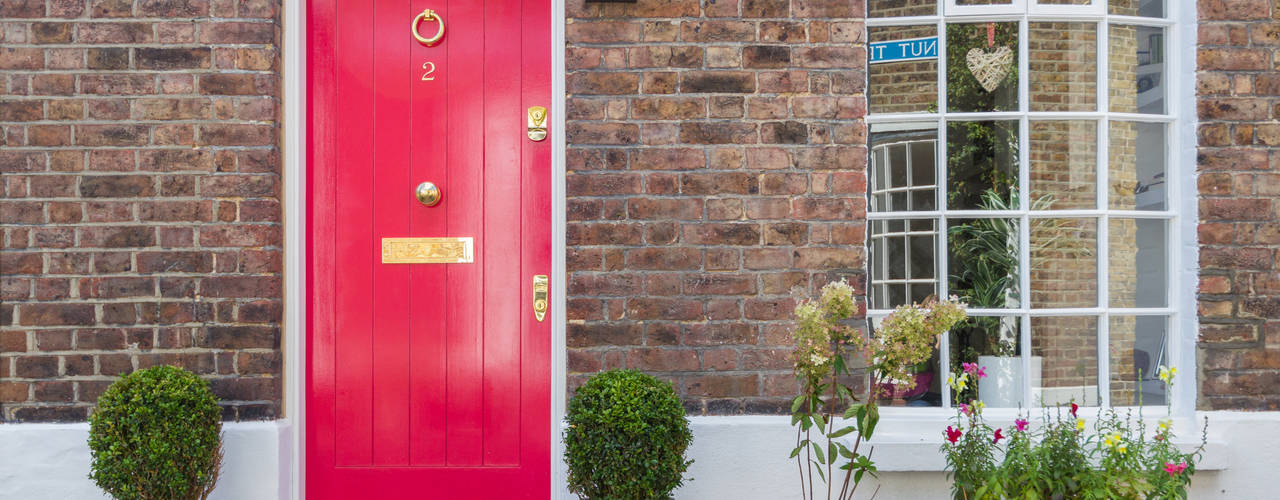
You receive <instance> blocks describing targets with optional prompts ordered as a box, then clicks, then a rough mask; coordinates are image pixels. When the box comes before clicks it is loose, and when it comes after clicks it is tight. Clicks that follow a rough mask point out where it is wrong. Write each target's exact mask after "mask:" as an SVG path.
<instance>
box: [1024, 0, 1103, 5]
mask: <svg viewBox="0 0 1280 500" xmlns="http://www.w3.org/2000/svg"><path fill="white" fill-rule="evenodd" d="M1036 3H1038V4H1040V5H1091V4H1092V3H1093V2H1090V1H1089V0H1038V1H1037V2H1036Z"/></svg>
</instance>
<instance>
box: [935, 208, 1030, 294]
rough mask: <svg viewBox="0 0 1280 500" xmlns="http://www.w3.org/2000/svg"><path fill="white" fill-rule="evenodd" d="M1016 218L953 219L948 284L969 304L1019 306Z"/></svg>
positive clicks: (950, 231)
mask: <svg viewBox="0 0 1280 500" xmlns="http://www.w3.org/2000/svg"><path fill="white" fill-rule="evenodd" d="M1018 234H1019V228H1018V220H1017V219H1001V218H992V219H960V220H952V221H951V223H950V226H949V227H948V229H947V244H948V246H949V251H950V255H949V256H948V259H947V266H948V269H949V270H950V274H951V276H950V277H949V279H948V283H949V286H948V288H949V289H950V291H951V294H952V295H957V296H959V297H960V298H962V299H964V300H965V301H966V302H968V303H969V306H970V307H975V308H981V309H990V308H1006V307H1018V304H1019V297H1018V295H1019V293H1018V291H1019V290H1018Z"/></svg>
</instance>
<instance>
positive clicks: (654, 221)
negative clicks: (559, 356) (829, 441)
mask: <svg viewBox="0 0 1280 500" xmlns="http://www.w3.org/2000/svg"><path fill="white" fill-rule="evenodd" d="M567 8H568V10H569V14H568V15H569V19H568V25H567V39H568V43H569V47H568V48H567V49H566V50H567V61H568V71H569V74H568V81H567V89H568V92H569V94H570V95H569V105H568V113H569V116H568V119H569V123H568V127H569V130H568V141H569V149H568V153H567V156H568V169H569V175H568V196H569V199H568V206H569V225H568V244H569V248H568V267H569V285H568V287H569V288H568V294H569V311H568V316H569V327H568V345H569V372H570V377H571V380H570V386H571V387H573V386H576V385H577V384H580V383H581V382H582V381H583V380H585V379H586V378H587V377H588V376H589V374H590V373H592V372H595V371H598V370H601V369H608V368H619V367H631V368H639V369H643V370H646V371H649V372H653V373H656V374H658V375H659V376H662V377H664V378H666V379H668V380H671V381H673V382H674V383H675V386H676V389H677V390H678V391H679V392H680V394H681V395H683V396H684V398H685V401H686V406H687V407H688V408H689V410H690V412H691V413H693V414H700V413H712V414H732V413H740V412H747V413H776V412H783V411H786V410H787V409H789V406H788V401H789V400H790V398H791V397H792V396H794V394H795V392H794V391H795V390H796V385H795V377H794V375H792V373H791V359H790V351H789V345H790V340H789V335H788V332H787V329H788V325H789V319H790V313H791V309H792V307H793V300H792V298H791V296H790V291H791V289H792V288H793V287H799V288H801V289H806V290H808V291H812V290H814V289H816V288H817V287H820V286H821V285H822V284H824V283H826V282H827V281H829V280H831V279H835V278H846V277H847V278H848V279H849V280H850V281H851V282H852V283H854V284H855V286H856V287H857V288H858V289H859V290H861V289H862V287H863V283H862V281H863V277H864V272H863V266H864V254H865V252H864V244H865V242H864V230H865V225H864V222H863V219H864V218H865V211H866V208H865V206H866V202H865V190H866V179H865V173H864V165H865V162H866V148H865V142H866V129H865V125H864V124H863V122H862V120H861V117H862V116H863V115H864V114H865V112H866V99H865V93H864V85H865V81H866V73H865V71H864V68H865V65H866V55H867V53H866V46H865V45H864V43H863V36H864V35H863V34H864V29H865V28H864V25H863V23H862V19H861V18H862V15H863V7H862V3H861V2H858V1H853V0H793V1H791V2H786V1H777V0H706V1H702V2H699V1H698V0H640V1H639V2H638V3H636V4H630V5H628V4H585V3H584V2H583V0H569V1H568V2H567Z"/></svg>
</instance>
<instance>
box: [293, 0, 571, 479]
mask: <svg viewBox="0 0 1280 500" xmlns="http://www.w3.org/2000/svg"><path fill="white" fill-rule="evenodd" d="M426 9H432V10H433V11H434V12H435V16H432V17H428V18H426V19H423V20H421V22H420V23H417V24H416V29H417V30H418V31H419V33H420V34H421V35H422V36H423V37H425V38H431V37H432V36H434V35H435V34H436V33H437V32H438V30H439V26H440V24H443V25H444V35H443V38H441V39H440V41H439V42H437V43H434V44H427V43H423V42H422V41H420V40H418V39H415V37H414V36H413V34H412V32H411V31H410V30H411V28H413V27H415V26H411V25H412V24H414V23H413V21H414V19H415V17H417V16H418V15H419V14H421V13H423V12H424V11H425V10H426ZM550 14H551V8H550V4H549V0H453V1H446V0H312V1H311V2H310V3H309V26H308V32H309V40H308V50H309V58H308V73H309V75H308V77H309V86H308V89H309V95H308V100H309V124H308V125H309V134H310V136H309V155H308V161H307V172H308V189H307V196H308V206H309V211H308V226H307V230H308V260H309V262H308V269H309V274H308V286H309V290H308V302H307V304H308V318H309V322H308V325H307V327H308V343H307V368H308V373H307V392H306V405H307V406H306V436H307V437H306V447H307V452H306V460H307V461H306V493H307V497H308V498H311V499H328V498H333V499H366V498H368V499H398V498H413V499H434V498H441V499H488V498H495V499H498V498H501V499H509V498H547V497H548V496H549V495H550V479H551V478H550V458H551V457H550V436H551V427H550V426H551V422H550V398H551V394H550V345H551V344H550V334H551V328H550V322H551V315H554V314H555V313H556V312H555V311H551V312H550V313H549V314H548V316H547V317H546V318H545V319H544V320H542V321H540V320H539V319H537V318H536V317H535V312H534V305H533V302H534V286H533V282H534V276H535V275H548V274H550V271H551V258H550V257H551V244H550V242H551V236H550V231H551V224H550V210H551V201H550V187H551V184H550V181H551V173H550V169H551V164H550V159H551V155H550V151H551V150H550V147H551V146H550V141H549V140H544V141H541V142H539V141H535V140H533V139H531V138H530V137H529V134H528V133H527V129H528V123H527V122H528V118H527V116H528V110H529V108H531V107H535V106H542V107H550V102H551V92H550V90H551V74H550V55H551V45H550V44H551V36H550V29H551V18H550ZM548 121H549V120H548ZM423 182H431V183H433V184H434V185H435V186H437V187H438V189H439V191H440V193H441V195H442V197H441V200H440V201H439V202H438V203H437V204H435V205H434V206H427V204H425V203H422V202H420V201H419V199H418V198H417V197H416V196H415V188H416V187H418V186H419V184H421V183H423ZM421 238H438V239H431V240H428V239H421ZM388 239H391V240H388ZM439 260H447V261H450V262H455V263H439V262H434V263H424V261H439ZM468 261H469V262H468ZM459 262H460V263H459Z"/></svg>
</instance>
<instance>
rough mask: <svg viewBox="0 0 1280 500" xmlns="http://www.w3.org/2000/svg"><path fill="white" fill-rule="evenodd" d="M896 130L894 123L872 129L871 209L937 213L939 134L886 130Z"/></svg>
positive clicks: (924, 131)
mask: <svg viewBox="0 0 1280 500" xmlns="http://www.w3.org/2000/svg"><path fill="white" fill-rule="evenodd" d="M901 126H904V127H905V126H907V125H901ZM910 126H918V125H910ZM893 128H895V126H894V125H893V124H889V125H880V124H877V125H876V126H875V127H873V128H872V130H873V133H872V134H871V145H872V149H871V151H872V154H871V162H872V166H871V187H870V191H871V207H872V210H873V211H906V210H934V209H935V208H936V205H937V193H936V189H935V187H934V184H935V179H936V178H937V171H936V169H935V168H934V164H935V163H936V161H935V156H936V153H935V152H934V148H936V147H937V142H938V141H937V133H936V132H935V131H934V130H933V129H929V130H901V131H884V130H886V129H890V130H891V129H893Z"/></svg>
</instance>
